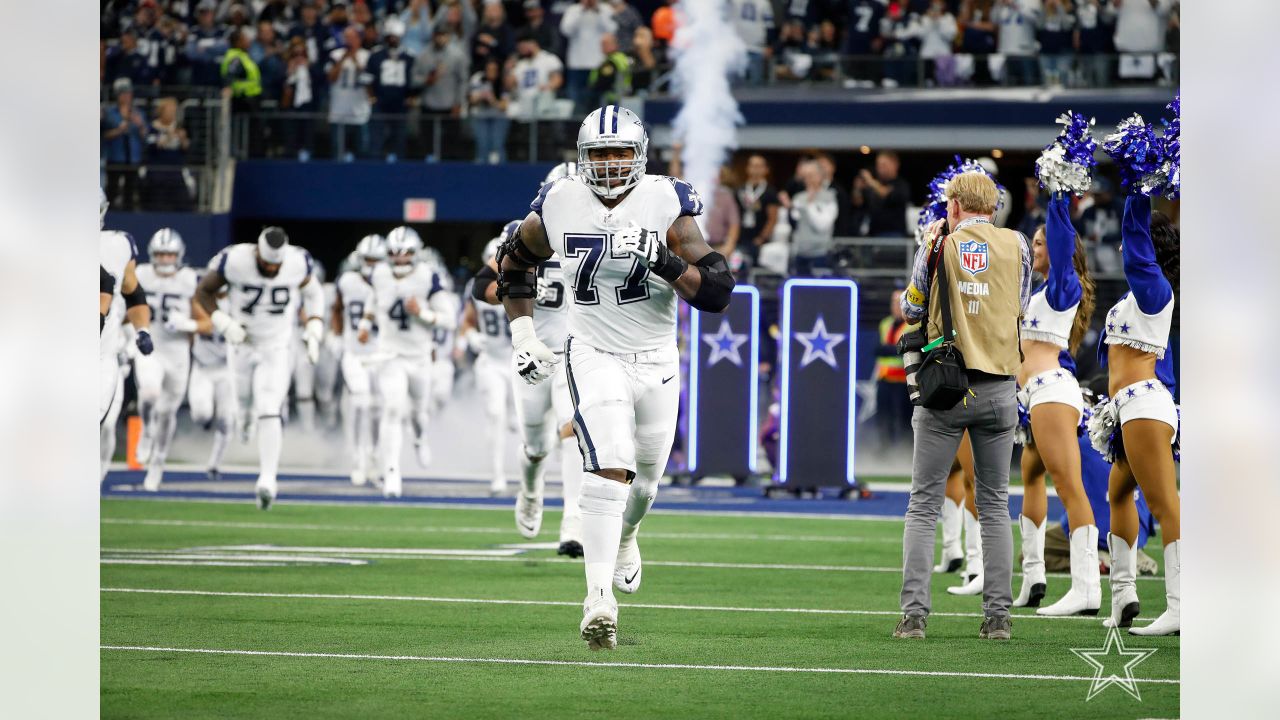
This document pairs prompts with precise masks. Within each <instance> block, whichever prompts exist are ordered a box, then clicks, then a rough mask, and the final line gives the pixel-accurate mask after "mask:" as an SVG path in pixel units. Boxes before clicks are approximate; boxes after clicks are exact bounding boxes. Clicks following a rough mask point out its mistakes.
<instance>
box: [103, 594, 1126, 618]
mask: <svg viewBox="0 0 1280 720" xmlns="http://www.w3.org/2000/svg"><path fill="white" fill-rule="evenodd" d="M102 592H104V593H138V594H147V595H186V596H197V597H234V598H267V599H278V600H355V601H381V602H420V603H455V604H472V605H537V606H545V607H572V608H580V607H582V603H581V602H570V601H565V600H507V599H498V598H456V597H431V596H423V595H344V594H336V593H272V592H234V591H228V590H181V589H168V588H116V587H104V588H102ZM619 607H623V608H642V609H645V610H679V611H695V612H733V613H781V614H788V615H875V616H883V617H899V616H901V615H902V612H901V611H899V610H850V609H845V608H837V609H828V608H770V607H737V606H731V605H662V604H655V603H633V602H623V603H619ZM930 617H955V618H980V617H982V613H980V612H974V613H961V612H935V613H932V614H931V615H930ZM1013 617H1015V618H1018V619H1020V620H1022V619H1028V620H1084V621H1093V622H1096V623H1098V624H1099V627H1101V623H1102V621H1101V620H1099V619H1098V618H1096V617H1081V616H1074V615H1071V616H1065V617H1046V616H1041V615H1035V614H1034V613H1029V614H1023V613H1013Z"/></svg>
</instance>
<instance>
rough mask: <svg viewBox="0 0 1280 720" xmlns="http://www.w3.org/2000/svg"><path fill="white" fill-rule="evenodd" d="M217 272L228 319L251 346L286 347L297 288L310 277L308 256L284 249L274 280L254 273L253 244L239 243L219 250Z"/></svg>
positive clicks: (293, 322) (295, 316) (294, 248)
mask: <svg viewBox="0 0 1280 720" xmlns="http://www.w3.org/2000/svg"><path fill="white" fill-rule="evenodd" d="M216 267H217V268H218V273H219V274H220V275H222V277H223V278H224V279H225V280H226V281H227V288H228V294H227V304H228V306H229V307H230V311H231V316H232V317H233V318H235V319H236V321H238V322H239V323H240V324H242V325H244V329H245V330H246V331H247V333H248V342H249V344H250V345H252V346H254V347H279V346H281V345H287V344H289V341H290V339H291V338H292V337H293V331H294V327H295V326H296V325H297V324H298V304H299V303H300V302H301V295H302V293H301V292H299V290H298V288H300V287H301V286H302V283H303V282H305V281H306V280H307V278H309V277H311V270H312V260H311V253H309V252H307V251H306V250H303V249H302V248H300V247H297V246H296V245H287V246H285V248H284V261H283V262H282V263H281V264H280V271H279V272H278V273H276V275H275V277H266V276H264V275H263V274H262V273H261V272H259V270H258V255H257V244H256V243H239V244H236V245H232V246H230V247H228V248H227V249H225V250H223V251H222V255H221V258H220V259H219V260H218V263H217V266H216Z"/></svg>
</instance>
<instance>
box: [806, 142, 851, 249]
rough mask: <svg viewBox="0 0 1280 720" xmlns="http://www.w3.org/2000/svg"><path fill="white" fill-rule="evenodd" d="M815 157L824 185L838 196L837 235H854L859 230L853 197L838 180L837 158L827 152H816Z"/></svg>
mask: <svg viewBox="0 0 1280 720" xmlns="http://www.w3.org/2000/svg"><path fill="white" fill-rule="evenodd" d="M813 159H814V160H815V161H816V162H817V163H818V172H819V174H820V175H821V176H822V187H824V188H830V189H831V192H832V193H833V194H834V195H835V197H836V209H837V213H836V228H835V233H836V235H853V234H854V233H855V232H856V230H857V223H856V212H855V211H854V208H853V199H852V197H851V196H850V195H849V191H848V190H845V189H844V186H843V185H840V184H839V183H837V182H836V161H835V159H834V158H832V157H831V155H830V154H828V153H825V152H818V153H814V155H813Z"/></svg>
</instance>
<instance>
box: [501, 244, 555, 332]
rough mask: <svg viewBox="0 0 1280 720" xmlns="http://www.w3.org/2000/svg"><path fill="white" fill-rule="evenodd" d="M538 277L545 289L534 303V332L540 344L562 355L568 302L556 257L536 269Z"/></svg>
mask: <svg viewBox="0 0 1280 720" xmlns="http://www.w3.org/2000/svg"><path fill="white" fill-rule="evenodd" d="M538 278H539V279H541V280H542V282H543V284H544V285H546V288H547V289H546V292H545V293H543V296H542V299H541V300H538V301H537V302H535V303H534V306H535V307H534V311H533V331H534V334H536V335H537V336H538V339H539V340H541V341H542V344H543V345H546V346H547V347H549V348H551V350H552V351H553V352H557V353H562V352H564V339H565V336H567V335H568V334H569V307H568V305H569V299H568V298H567V297H566V296H565V290H566V288H565V284H564V268H563V267H562V263H561V262H560V258H559V256H552V258H551V259H550V260H547V261H546V262H544V263H542V264H541V265H539V266H538ZM499 307H501V306H499Z"/></svg>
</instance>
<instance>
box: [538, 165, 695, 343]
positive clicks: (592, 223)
mask: <svg viewBox="0 0 1280 720" xmlns="http://www.w3.org/2000/svg"><path fill="white" fill-rule="evenodd" d="M530 207H531V208H532V209H533V211H534V212H536V213H538V215H539V216H540V217H541V218H542V225H543V227H544V228H546V232H547V238H548V240H550V242H551V249H552V250H553V251H554V252H555V254H556V255H559V256H560V259H561V263H562V266H563V271H564V282H565V285H566V292H567V294H568V296H569V299H570V301H571V302H570V307H569V313H568V315H569V334H570V335H572V336H573V337H574V338H577V339H581V340H582V341H583V342H585V343H587V344H588V345H591V346H593V347H595V348H597V349H600V350H604V351H606V352H615V353H633V352H644V351H647V350H656V349H659V348H665V347H673V346H674V345H675V342H676V294H675V290H674V289H673V288H672V287H671V285H669V284H668V283H667V282H665V281H664V280H662V279H661V278H657V277H650V274H649V269H648V268H647V267H645V265H644V264H643V263H642V262H641V261H640V260H639V259H638V258H636V257H635V256H633V255H631V254H629V253H616V252H614V250H613V234H614V233H615V232H617V231H618V230H621V229H622V228H625V227H627V226H629V225H630V224H631V223H635V224H636V225H638V226H640V227H642V228H645V229H646V230H648V231H649V232H652V233H656V234H657V236H658V237H659V238H662V241H663V242H666V236H667V230H668V229H670V227H671V224H672V223H674V222H675V221H676V219H677V218H679V217H680V216H682V215H690V216H693V215H699V214H701V213H702V199H701V198H699V197H698V193H697V192H695V191H694V189H693V187H692V186H690V185H689V184H688V183H686V182H684V181H683V180H677V179H675V178H670V177H667V176H665V175H645V176H644V177H642V178H641V179H640V182H639V183H637V184H636V186H635V187H634V188H632V190H631V192H630V193H628V194H627V196H626V197H624V198H623V200H622V202H620V203H618V204H617V205H616V206H615V207H613V208H608V207H605V206H604V204H603V203H601V202H600V199H599V198H598V197H597V196H596V194H595V193H594V192H592V191H591V189H590V188H588V187H587V186H586V185H585V184H584V183H583V182H582V181H581V180H580V179H579V178H577V177H574V176H570V177H566V178H561V179H559V180H556V181H554V182H551V183H548V184H547V185H545V186H543V188H542V190H541V191H539V193H538V197H537V198H535V199H534V201H533V203H532V205H531V206H530ZM537 315H538V311H537V310H535V311H534V317H535V318H536V317H537Z"/></svg>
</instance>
